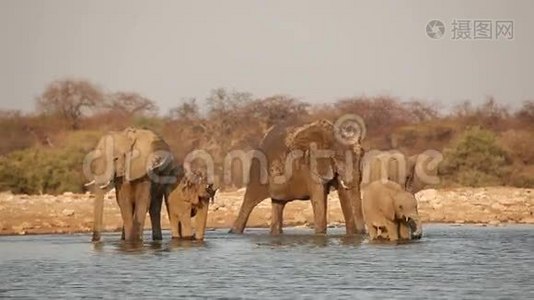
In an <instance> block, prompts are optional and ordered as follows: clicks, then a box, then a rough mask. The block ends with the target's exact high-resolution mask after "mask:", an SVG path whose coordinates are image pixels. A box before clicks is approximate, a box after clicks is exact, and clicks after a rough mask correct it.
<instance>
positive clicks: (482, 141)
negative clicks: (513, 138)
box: [440, 127, 509, 186]
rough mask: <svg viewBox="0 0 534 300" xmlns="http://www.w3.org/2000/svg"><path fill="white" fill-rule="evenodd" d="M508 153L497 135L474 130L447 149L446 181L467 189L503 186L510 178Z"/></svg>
mask: <svg viewBox="0 0 534 300" xmlns="http://www.w3.org/2000/svg"><path fill="white" fill-rule="evenodd" d="M508 165H509V162H508V160H507V155H506V152H505V151H504V150H503V149H501V148H500V147H499V146H498V144H497V142H496V136H495V134H494V133H493V132H491V131H488V130H484V129H480V128H478V127H472V128H469V129H468V130H466V131H465V132H464V133H463V134H462V135H461V136H460V138H459V140H458V141H457V142H456V143H455V144H454V145H453V147H452V148H449V149H445V151H444V161H443V163H442V164H441V168H440V172H441V173H442V174H443V175H444V177H445V179H446V180H448V181H452V182H455V183H459V184H461V185H464V186H485V185H501V184H504V183H505V182H506V175H507V174H508V171H507V166H508Z"/></svg>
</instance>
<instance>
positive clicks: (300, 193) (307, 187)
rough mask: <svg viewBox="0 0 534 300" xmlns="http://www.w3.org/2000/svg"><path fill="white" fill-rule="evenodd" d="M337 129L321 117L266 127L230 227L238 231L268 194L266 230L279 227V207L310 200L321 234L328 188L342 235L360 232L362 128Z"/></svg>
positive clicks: (274, 232) (277, 231)
mask: <svg viewBox="0 0 534 300" xmlns="http://www.w3.org/2000/svg"><path fill="white" fill-rule="evenodd" d="M339 131H340V129H339V128H337V127H336V126H335V124H333V123H331V122H330V121H328V120H325V119H321V120H318V121H315V122H310V123H305V124H298V125H295V124H288V123H281V124H277V125H274V126H273V127H271V128H270V129H269V130H268V131H267V133H266V134H265V136H264V137H263V139H262V141H261V144H260V146H259V149H258V150H257V151H255V152H254V157H253V158H252V161H251V167H250V172H249V174H250V176H249V178H248V182H247V187H246V192H245V196H244V200H243V203H242V204H241V207H240V210H239V214H238V216H237V218H236V220H235V221H234V223H233V225H232V228H231V229H230V232H231V233H239V234H240V233H243V231H244V229H245V226H246V223H247V220H248V218H249V216H250V213H251V212H252V210H253V209H254V207H255V206H256V205H258V204H259V203H260V202H262V201H263V200H264V199H266V198H271V204H272V220H271V226H270V227H271V228H270V233H271V234H272V235H278V234H281V233H282V232H283V230H282V227H283V210H284V207H285V205H286V203H288V202H290V201H294V200H311V203H312V208H313V214H314V223H315V233H316V234H325V233H326V228H327V220H326V218H327V195H328V193H329V191H330V189H331V188H332V189H337V192H338V194H339V199H340V203H341V208H342V211H343V215H344V218H345V226H346V232H347V234H356V233H363V232H365V225H364V223H363V215H362V212H361V198H360V181H361V172H360V161H361V158H362V156H363V149H362V147H361V140H362V138H363V132H362V131H356V132H352V133H351V132H348V133H347V132H339ZM341 135H344V136H341ZM340 136H341V139H340ZM318 149H320V150H318Z"/></svg>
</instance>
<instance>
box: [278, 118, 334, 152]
mask: <svg viewBox="0 0 534 300" xmlns="http://www.w3.org/2000/svg"><path fill="white" fill-rule="evenodd" d="M334 143H335V139H334V125H333V124H332V123H331V122H330V121H328V120H324V119H322V120H318V121H315V122H312V123H309V124H306V125H303V126H300V127H295V128H292V129H291V130H290V131H289V132H288V134H287V136H286V138H285V144H286V146H287V148H288V149H289V150H302V151H306V150H308V149H310V145H311V144H316V145H317V148H318V149H332V148H333V146H334Z"/></svg>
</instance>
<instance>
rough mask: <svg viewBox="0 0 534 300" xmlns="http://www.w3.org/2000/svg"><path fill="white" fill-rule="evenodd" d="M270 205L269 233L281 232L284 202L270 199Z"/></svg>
mask: <svg viewBox="0 0 534 300" xmlns="http://www.w3.org/2000/svg"><path fill="white" fill-rule="evenodd" d="M271 205H272V214H271V234H272V235H279V234H282V233H283V229H282V228H283V226H284V207H285V206H286V202H285V201H279V200H275V199H272V200H271Z"/></svg>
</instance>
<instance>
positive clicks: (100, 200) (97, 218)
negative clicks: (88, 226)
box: [92, 184, 104, 242]
mask: <svg viewBox="0 0 534 300" xmlns="http://www.w3.org/2000/svg"><path fill="white" fill-rule="evenodd" d="M94 192H95V203H94V222H93V238H92V241H93V242H98V241H100V235H101V232H102V223H103V219H104V191H103V190H102V189H100V188H99V187H97V186H96V184H95V186H94Z"/></svg>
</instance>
